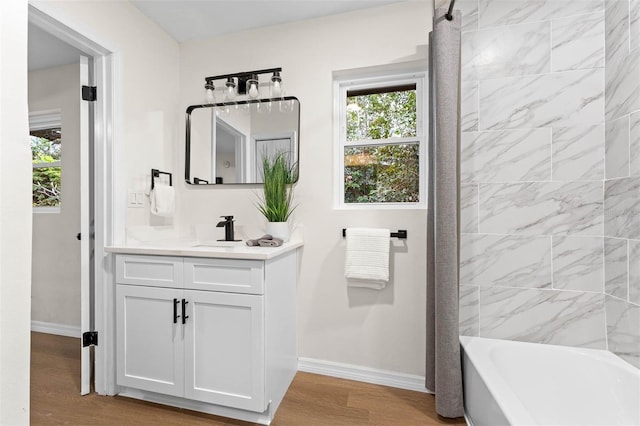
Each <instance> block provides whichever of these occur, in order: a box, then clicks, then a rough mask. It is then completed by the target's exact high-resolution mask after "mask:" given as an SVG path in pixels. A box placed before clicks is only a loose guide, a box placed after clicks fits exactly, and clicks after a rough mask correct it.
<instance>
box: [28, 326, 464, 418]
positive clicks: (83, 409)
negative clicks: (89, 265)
mask: <svg viewBox="0 0 640 426" xmlns="http://www.w3.org/2000/svg"><path fill="white" fill-rule="evenodd" d="M31 424H32V425H41V424H42V425H51V424H65V425H151V424H153V425H250V423H246V422H241V421H237V420H231V419H226V418H223V417H216V416H212V415H208V414H203V413H198V412H194V411H188V410H181V409H177V408H172V407H166V406H163V405H157V404H151V403H148V402H144V401H138V400H135V399H130V398H124V397H117V396H116V397H105V396H99V395H95V394H90V395H87V396H80V342H79V339H74V338H70V337H62V336H54V335H51V334H43V333H31ZM272 424H273V425H276V426H285V425H286V426H289V425H292V426H293V425H303V426H314V425H318V426H342V425H344V426H347V425H348V426H355V425H379V426H387V425H389V426H395V425H398V426H400V425H402V426H409V425H437V424H452V425H464V424H465V422H464V419H455V420H449V419H445V418H441V417H439V416H438V415H436V414H435V409H434V398H433V396H432V395H429V394H425V393H420V392H411V391H406V390H402V389H395V388H389V387H385V386H377V385H371V384H368V383H360V382H354V381H350V380H343V379H336V378H333V377H327V376H320V375H315V374H309V373H302V372H299V373H298V374H297V375H296V377H295V379H294V381H293V383H292V384H291V386H290V387H289V391H288V392H287V394H286V396H285V398H284V400H283V401H282V404H281V405H280V408H279V409H278V412H277V414H276V418H275V419H274V421H273V423H272Z"/></svg>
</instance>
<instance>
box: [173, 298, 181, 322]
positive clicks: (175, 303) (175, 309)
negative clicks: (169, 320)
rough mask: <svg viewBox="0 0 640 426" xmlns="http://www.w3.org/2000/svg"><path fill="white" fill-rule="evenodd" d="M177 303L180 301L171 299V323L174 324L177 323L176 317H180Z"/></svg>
mask: <svg viewBox="0 0 640 426" xmlns="http://www.w3.org/2000/svg"><path fill="white" fill-rule="evenodd" d="M178 303H180V302H179V301H178V299H173V323H174V324H177V323H178V318H180V315H178Z"/></svg>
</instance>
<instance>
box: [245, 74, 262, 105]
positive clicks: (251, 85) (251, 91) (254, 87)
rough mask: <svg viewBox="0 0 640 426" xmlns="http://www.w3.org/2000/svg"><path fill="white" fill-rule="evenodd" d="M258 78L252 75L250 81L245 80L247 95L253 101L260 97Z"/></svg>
mask: <svg viewBox="0 0 640 426" xmlns="http://www.w3.org/2000/svg"><path fill="white" fill-rule="evenodd" d="M258 84H259V82H258V76H257V75H255V74H254V75H252V76H251V78H250V79H248V80H247V94H248V95H249V97H250V98H252V99H255V98H257V97H258V96H260V89H259V87H258Z"/></svg>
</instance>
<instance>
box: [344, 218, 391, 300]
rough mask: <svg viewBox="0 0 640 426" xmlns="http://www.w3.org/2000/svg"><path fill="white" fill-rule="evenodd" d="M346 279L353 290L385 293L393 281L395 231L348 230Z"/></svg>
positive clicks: (374, 229) (376, 229)
mask: <svg viewBox="0 0 640 426" xmlns="http://www.w3.org/2000/svg"><path fill="white" fill-rule="evenodd" d="M346 234H347V251H346V257H345V264H344V276H345V278H347V279H348V280H349V283H348V285H349V287H367V288H372V289H376V290H382V289H383V288H384V287H385V286H386V283H387V282H388V281H389V246H390V245H391V241H390V240H389V238H390V237H391V231H389V230H388V229H379V228H348V229H347V232H346Z"/></svg>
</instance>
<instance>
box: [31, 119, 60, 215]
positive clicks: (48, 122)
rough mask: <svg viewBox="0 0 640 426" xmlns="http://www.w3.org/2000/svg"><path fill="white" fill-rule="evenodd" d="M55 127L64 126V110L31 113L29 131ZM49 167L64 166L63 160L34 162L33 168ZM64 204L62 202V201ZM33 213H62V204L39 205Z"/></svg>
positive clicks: (34, 208) (33, 209)
mask: <svg viewBox="0 0 640 426" xmlns="http://www.w3.org/2000/svg"><path fill="white" fill-rule="evenodd" d="M55 127H60V128H62V110H60V109H49V110H44V111H34V112H30V113H29V131H32V130H44V129H52V128H55ZM48 167H60V168H62V161H54V162H52V163H32V165H31V168H32V169H42V168H48ZM60 204H62V202H61V203H60ZM32 211H33V213H38V214H40V213H46V214H50V213H60V205H57V206H38V207H33V208H32Z"/></svg>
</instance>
